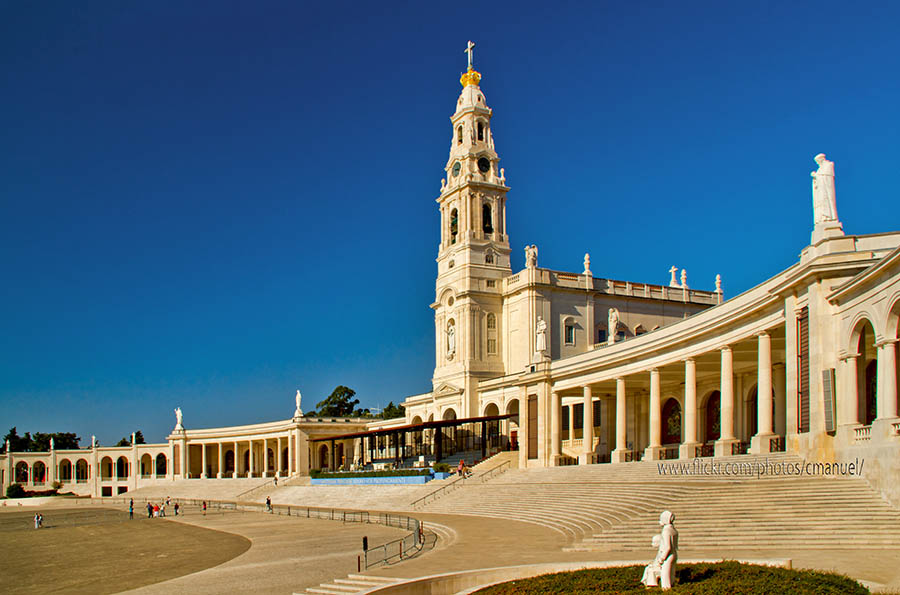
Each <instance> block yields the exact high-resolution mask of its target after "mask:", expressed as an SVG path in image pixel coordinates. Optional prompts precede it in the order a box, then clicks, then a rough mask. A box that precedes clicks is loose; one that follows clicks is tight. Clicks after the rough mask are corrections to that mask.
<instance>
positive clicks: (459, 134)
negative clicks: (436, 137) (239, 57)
mask: <svg viewBox="0 0 900 595" xmlns="http://www.w3.org/2000/svg"><path fill="white" fill-rule="evenodd" d="M462 140H463V131H462V126H459V127H457V129H456V144H457V145H461V144H462Z"/></svg>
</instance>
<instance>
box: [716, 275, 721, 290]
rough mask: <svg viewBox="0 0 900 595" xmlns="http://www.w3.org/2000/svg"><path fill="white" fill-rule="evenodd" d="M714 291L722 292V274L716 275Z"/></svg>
mask: <svg viewBox="0 0 900 595" xmlns="http://www.w3.org/2000/svg"><path fill="white" fill-rule="evenodd" d="M716 293H722V275H716Z"/></svg>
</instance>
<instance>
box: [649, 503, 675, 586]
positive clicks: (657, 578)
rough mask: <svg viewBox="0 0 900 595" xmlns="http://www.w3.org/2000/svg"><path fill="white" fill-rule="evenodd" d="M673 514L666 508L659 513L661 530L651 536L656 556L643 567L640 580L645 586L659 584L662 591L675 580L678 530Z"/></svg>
mask: <svg viewBox="0 0 900 595" xmlns="http://www.w3.org/2000/svg"><path fill="white" fill-rule="evenodd" d="M674 522H675V515H674V514H672V513H671V512H669V511H668V510H665V511H663V513H662V514H661V515H659V524H660V525H661V526H662V531H660V533H659V535H654V536H653V545H654V546H655V547H656V548H657V550H656V558H655V559H654V560H653V562H651V563H650V564H648V565H647V566H646V567H645V568H644V576H643V577H642V578H641V582H642V583H643V584H644V586H646V587H656V586H659V587H660V588H661V589H662V590H663V591H666V590H668V589H671V588H672V583H673V582H675V562H677V561H678V530H677V529H675V525H673V524H672V523H674Z"/></svg>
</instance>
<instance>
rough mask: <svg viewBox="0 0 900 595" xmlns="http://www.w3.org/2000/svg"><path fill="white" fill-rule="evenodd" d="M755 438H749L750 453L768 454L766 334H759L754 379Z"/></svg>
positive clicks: (769, 355)
mask: <svg viewBox="0 0 900 595" xmlns="http://www.w3.org/2000/svg"><path fill="white" fill-rule="evenodd" d="M756 421H757V423H756V436H753V438H751V444H750V452H752V453H753V454H764V453H767V452H769V450H770V444H769V440H770V439H771V438H772V436H773V435H774V432H773V431H772V428H773V425H772V338H771V337H770V336H769V334H768V333H760V334H759V350H758V358H757V377H756Z"/></svg>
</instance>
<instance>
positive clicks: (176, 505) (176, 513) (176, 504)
mask: <svg viewBox="0 0 900 595" xmlns="http://www.w3.org/2000/svg"><path fill="white" fill-rule="evenodd" d="M175 516H178V502H176V503H175Z"/></svg>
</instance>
